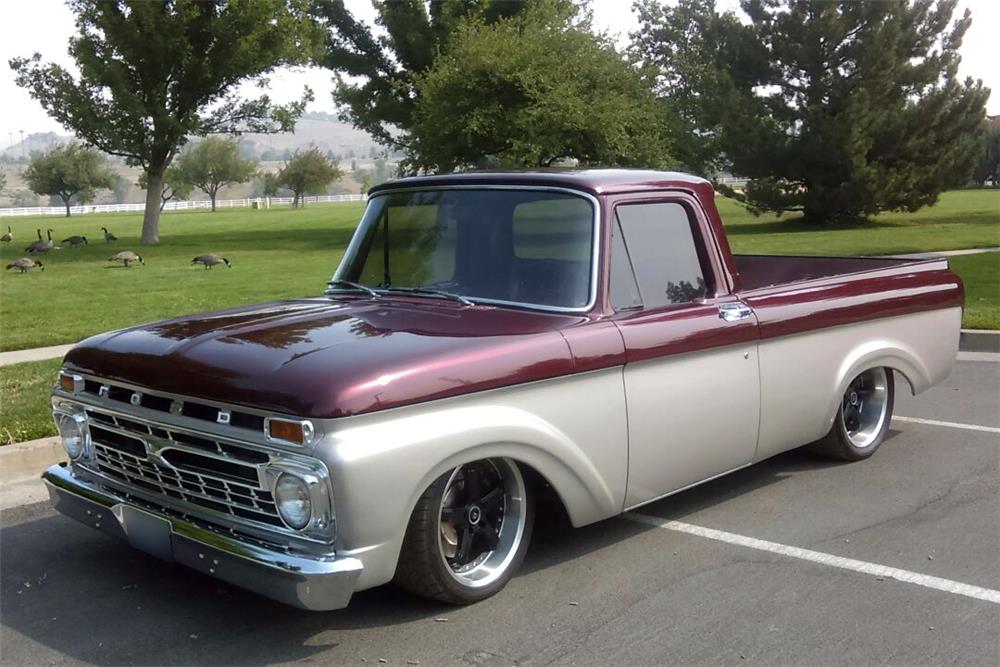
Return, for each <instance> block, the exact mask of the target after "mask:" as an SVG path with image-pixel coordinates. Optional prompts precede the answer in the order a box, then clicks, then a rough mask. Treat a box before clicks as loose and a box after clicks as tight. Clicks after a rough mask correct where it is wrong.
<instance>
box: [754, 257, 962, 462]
mask: <svg viewBox="0 0 1000 667" xmlns="http://www.w3.org/2000/svg"><path fill="white" fill-rule="evenodd" d="M790 259H791V260H792V261H788V262H784V261H781V258H754V259H753V260H751V261H750V265H753V267H752V268H751V273H752V274H753V275H754V276H756V277H757V278H760V277H761V276H764V275H769V276H770V277H771V278H775V277H778V276H779V275H781V276H782V277H785V278H793V280H794V275H799V276H800V279H799V280H797V281H793V282H789V283H783V284H780V285H775V286H771V287H763V288H759V289H755V290H749V291H745V292H742V293H741V294H740V297H741V298H742V299H743V301H745V302H746V303H747V304H748V305H750V306H751V307H752V308H753V309H754V312H755V314H756V316H757V319H758V322H759V325H760V336H761V342H760V374H761V424H760V440H759V443H758V448H757V456H756V458H757V459H758V460H759V459H763V458H767V457H768V456H773V455H774V454H777V453H779V452H781V451H785V450H787V449H791V448H793V447H797V446H799V445H803V444H805V443H808V442H811V441H813V440H816V439H818V438H820V437H822V436H823V435H824V434H826V432H827V431H828V430H829V429H830V427H831V425H832V424H833V419H834V417H835V416H836V411H837V408H838V406H839V397H840V396H842V395H843V392H844V391H845V390H846V387H847V385H848V384H849V383H850V381H851V380H852V379H853V378H854V377H855V376H856V375H858V374H859V373H861V372H862V371H864V370H866V369H868V368H872V367H876V366H885V367H888V368H892V369H894V370H896V371H899V372H900V373H902V374H903V375H904V376H905V378H906V380H907V381H908V383H909V385H910V388H911V389H912V390H913V392H914V393H917V392H920V391H923V390H924V389H926V388H927V387H930V386H931V385H933V384H935V383H937V382H940V381H941V380H943V379H944V378H945V377H946V376H947V375H948V373H949V371H950V370H951V367H952V365H953V363H954V360H955V356H956V353H957V352H958V338H959V329H960V326H961V320H962V303H963V288H962V282H961V280H960V279H959V278H958V277H957V276H955V274H953V273H952V272H951V271H949V270H948V265H947V262H946V261H945V260H930V261H922V262H913V261H912V260H898V259H867V258H859V259H858V260H852V259H851V258H822V259H819V260H816V267H817V268H816V269H810V270H811V271H814V272H817V273H822V272H830V271H835V270H840V271H843V270H849V269H850V268H851V266H852V265H853V267H854V268H858V269H861V270H860V271H855V272H849V273H843V274H841V275H832V276H827V277H819V278H812V279H803V278H804V274H803V272H802V269H803V268H804V266H803V264H802V263H801V262H799V261H795V260H798V259H799V258H790ZM765 260H766V261H765ZM771 260H774V261H773V263H772V262H771ZM744 266H748V265H747V264H744ZM865 269H867V270H865ZM754 271H755V272H756V273H753V272H754ZM741 277H743V276H741ZM897 388H898V389H899V390H905V389H906V386H905V385H904V384H902V383H900V384H899V385H897Z"/></svg>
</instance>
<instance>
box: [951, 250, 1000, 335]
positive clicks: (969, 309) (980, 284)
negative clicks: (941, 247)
mask: <svg viewBox="0 0 1000 667" xmlns="http://www.w3.org/2000/svg"><path fill="white" fill-rule="evenodd" d="M948 264H949V265H950V266H951V269H952V271H954V272H955V273H957V274H958V275H960V276H962V280H963V281H964V282H965V317H964V325H965V326H966V327H967V328H970V329H994V330H997V329H1000V253H995V252H993V253H985V254H982V255H965V256H962V257H952V258H951V259H950V260H949V262H948Z"/></svg>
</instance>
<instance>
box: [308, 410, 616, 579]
mask: <svg viewBox="0 0 1000 667" xmlns="http://www.w3.org/2000/svg"><path fill="white" fill-rule="evenodd" d="M385 417H386V416H383V417H382V418H381V419H378V420H375V419H373V420H371V422H370V423H363V424H362V423H359V424H358V426H357V427H355V428H350V429H344V430H341V431H339V432H337V433H334V434H333V437H332V438H331V440H330V441H329V442H326V443H324V444H323V445H322V446H321V449H322V450H323V451H322V453H321V455H322V457H323V458H324V459H327V460H328V462H329V467H330V469H331V474H332V475H333V477H334V479H333V483H334V493H335V497H336V503H337V508H336V510H337V516H338V523H339V524H340V525H341V529H340V532H341V535H342V536H343V539H338V542H340V543H341V544H340V546H341V551H342V552H343V553H345V554H348V555H352V556H355V557H358V558H360V559H361V560H362V562H364V564H365V573H364V574H363V575H362V581H361V587H363V588H367V587H370V586H374V585H378V584H381V583H385V582H387V581H389V580H390V579H391V578H392V575H393V572H394V570H395V567H396V564H397V562H398V559H399V554H400V549H401V546H402V542H403V536H404V534H405V531H406V527H407V524H408V523H409V520H410V517H411V515H412V513H413V510H414V508H415V507H416V505H417V502H418V500H419V499H420V496H421V495H422V494H423V493H424V491H425V490H426V489H427V488H428V487H430V485H432V484H433V483H434V482H435V480H437V479H438V478H439V477H441V476H442V475H444V474H445V473H447V472H448V471H450V470H453V469H454V468H456V467H458V466H460V465H463V464H466V463H471V462H473V461H477V460H481V459H489V458H506V459H510V460H511V461H513V462H514V463H516V464H517V465H518V466H519V467H520V468H521V469H522V473H523V472H524V471H529V474H530V475H532V476H537V478H539V479H541V480H544V482H545V483H546V484H547V485H548V486H550V487H551V489H552V491H553V492H554V494H555V496H556V497H558V499H559V502H560V503H561V504H562V506H563V508H564V509H565V511H566V514H567V516H568V517H569V520H570V522H571V523H572V524H573V525H574V526H580V525H585V524H588V523H593V522H595V521H599V520H601V519H604V518H607V517H610V516H613V515H615V514H617V513H619V512H621V509H622V503H623V502H624V497H623V492H622V490H619V489H618V486H619V482H618V481H617V480H614V479H607V478H606V475H607V474H608V471H606V470H602V469H601V468H600V466H599V465H598V464H597V463H596V462H595V461H593V460H591V459H590V457H589V456H588V455H587V453H586V448H585V447H581V446H580V443H576V442H574V441H573V440H572V438H570V437H569V436H568V435H566V434H565V433H564V432H562V431H561V430H560V429H558V428H557V427H556V426H555V425H553V424H551V423H549V422H547V421H545V420H544V419H542V418H541V417H539V416H538V415H536V414H533V413H532V412H530V411H528V410H525V409H518V408H513V407H501V406H496V405H493V406H485V407H484V406H468V407H455V408H450V409H447V410H442V411H428V412H423V411H421V412H416V411H415V412H414V413H412V414H408V413H403V412H401V413H399V415H398V417H396V418H394V419H386V418H385ZM380 445H381V446H380ZM379 486H381V487H384V488H385V489H386V491H385V492H383V493H380V494H379V497H378V501H377V502H373V500H372V493H371V490H372V488H373V487H375V488H377V487H379ZM358 522H360V523H362V524H365V525H358Z"/></svg>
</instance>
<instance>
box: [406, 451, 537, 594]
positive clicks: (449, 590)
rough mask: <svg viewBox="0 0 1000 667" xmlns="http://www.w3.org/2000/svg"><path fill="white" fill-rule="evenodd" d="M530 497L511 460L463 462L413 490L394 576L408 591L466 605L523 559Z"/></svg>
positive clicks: (531, 515)
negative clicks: (423, 488)
mask: <svg viewBox="0 0 1000 667" xmlns="http://www.w3.org/2000/svg"><path fill="white" fill-rule="evenodd" d="M534 519H535V514H534V498H533V497H532V495H531V492H530V490H529V489H528V486H527V484H525V480H524V476H523V475H522V473H521V471H520V469H519V468H518V466H517V464H516V463H514V462H513V461H511V460H510V459H503V458H497V459H484V460H481V461H475V462H472V463H467V464H465V465H462V466H459V467H458V468H455V469H453V470H451V471H449V472H447V473H445V474H444V475H442V476H441V477H439V478H438V479H437V480H435V482H434V483H433V484H431V485H430V487H429V488H428V489H427V490H426V491H425V492H424V493H423V495H421V496H420V499H419V500H418V501H417V504H416V507H415V508H414V510H413V514H412V515H411V517H410V523H409V525H408V526H407V528H406V535H405V537H404V538H403V548H402V550H401V553H400V556H399V564H398V565H397V567H396V576H395V582H396V583H397V584H398V585H400V586H401V587H403V588H405V589H406V590H409V591H410V592H413V593H416V594H418V595H422V596H424V597H430V598H434V599H437V600H442V601H444V602H450V603H453V604H471V603H473V602H478V601H480V600H483V599H485V598H488V597H490V596H491V595H493V594H494V593H496V592H498V591H499V590H500V589H502V588H503V587H504V586H505V585H506V584H507V582H508V581H510V579H511V577H512V576H513V575H514V572H515V571H516V570H517V568H518V567H519V566H520V565H521V561H522V560H524V554H525V552H526V551H527V549H528V542H529V541H530V539H531V529H532V526H533V525H534Z"/></svg>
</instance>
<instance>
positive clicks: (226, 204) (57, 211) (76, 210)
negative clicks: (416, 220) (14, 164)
mask: <svg viewBox="0 0 1000 667" xmlns="http://www.w3.org/2000/svg"><path fill="white" fill-rule="evenodd" d="M365 199H367V195H317V196H312V197H303V198H302V201H304V202H305V203H307V204H320V203H328V202H343V201H365ZM291 204H292V197H248V198H246V199H218V200H216V202H215V206H216V208H270V207H272V206H282V205H285V206H291ZM145 208H146V205H145V204H85V205H83V206H70V207H69V210H70V213H71V214H73V215H86V214H88V213H141V212H142V211H143V210H144V209H145ZM199 208H212V202H210V201H208V200H200V199H199V200H197V201H168V202H167V204H166V206H164V207H163V211H164V212H167V211H192V210H195V209H199ZM26 215H66V207H65V206H28V207H23V206H22V207H18V208H0V218H6V217H18V216H26Z"/></svg>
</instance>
